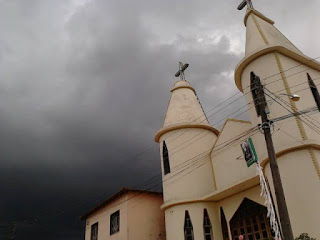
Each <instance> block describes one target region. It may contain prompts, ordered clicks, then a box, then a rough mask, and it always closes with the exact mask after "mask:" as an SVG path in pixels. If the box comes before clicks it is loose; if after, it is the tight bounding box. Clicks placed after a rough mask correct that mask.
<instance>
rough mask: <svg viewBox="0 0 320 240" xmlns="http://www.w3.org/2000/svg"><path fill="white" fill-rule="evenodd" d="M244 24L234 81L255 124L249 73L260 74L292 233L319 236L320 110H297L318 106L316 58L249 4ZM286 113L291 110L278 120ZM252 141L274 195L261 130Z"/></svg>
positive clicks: (319, 74) (319, 67) (318, 67)
mask: <svg viewBox="0 0 320 240" xmlns="http://www.w3.org/2000/svg"><path fill="white" fill-rule="evenodd" d="M244 25H245V26H246V29H247V32H246V49H245V57H244V58H243V59H242V61H241V62H240V63H239V64H238V66H237V67H236V70H235V83H236V86H237V87H238V89H239V90H240V91H241V92H243V94H244V95H245V98H246V101H247V104H248V111H249V115H250V120H251V122H252V124H253V125H254V126H255V125H257V124H259V123H261V118H260V117H259V116H258V115H259V114H258V112H257V111H256V109H255V107H254V102H253V91H252V85H251V84H252V83H251V79H250V73H251V72H254V73H255V74H256V75H258V76H259V77H260V79H261V83H262V84H263V85H264V91H265V94H266V98H267V105H268V109H269V111H270V113H269V119H274V120H275V121H274V122H275V123H274V132H273V140H274V146H275V150H276V155H277V162H278V165H279V170H280V175H281V180H282V184H283V188H284V193H285V198H286V203H287V207H288V211H289V217H290V221H291V225H292V230H293V234H294V236H299V235H300V234H301V233H303V232H306V233H308V234H309V235H310V236H312V237H315V238H320V231H319V225H318V223H319V222H320V206H319V203H320V167H319V166H320V114H319V113H318V112H317V113H316V114H313V115H311V116H310V115H308V114H299V112H301V111H310V110H311V109H313V108H316V107H317V104H316V101H315V97H316V94H318V93H317V86H316V85H317V82H315V81H316V80H317V79H319V78H320V63H319V62H317V61H315V60H314V59H311V58H309V57H307V56H305V55H304V54H303V53H302V52H301V51H300V50H299V49H298V48H297V47H296V46H294V45H293V44H292V43H291V42H290V41H289V40H288V39H287V38H286V37H285V36H284V35H283V34H282V33H281V32H280V31H279V30H278V29H277V28H276V27H275V26H274V22H273V21H272V20H271V19H269V18H267V17H266V16H264V15H263V14H261V13H260V12H258V11H257V10H255V9H253V8H252V7H250V6H249V7H248V9H247V12H246V14H245V17H244ZM312 84H313V87H311V88H310V85H312ZM292 94H299V96H300V100H299V101H298V102H295V101H293V99H292ZM288 114H291V115H295V116H292V117H288V118H286V119H283V120H281V121H280V120H279V118H280V117H283V116H285V115H288ZM277 120H279V121H277ZM254 142H255V143H257V144H256V145H257V152H258V154H259V158H260V161H262V165H263V166H264V167H265V175H266V177H267V179H268V182H269V184H270V187H271V192H272V194H273V199H274V200H275V199H276V197H275V193H274V190H273V182H272V175H271V171H270V166H269V160H268V158H267V152H266V147H265V144H264V139H263V136H262V135H259V136H258V137H255V138H254ZM275 206H277V204H275Z"/></svg>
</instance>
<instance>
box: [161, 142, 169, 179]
mask: <svg viewBox="0 0 320 240" xmlns="http://www.w3.org/2000/svg"><path fill="white" fill-rule="evenodd" d="M162 159H163V170H164V175H166V174H168V173H170V163H169V152H168V149H167V145H166V142H165V141H163V146H162Z"/></svg>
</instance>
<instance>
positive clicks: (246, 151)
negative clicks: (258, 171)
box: [240, 138, 258, 167]
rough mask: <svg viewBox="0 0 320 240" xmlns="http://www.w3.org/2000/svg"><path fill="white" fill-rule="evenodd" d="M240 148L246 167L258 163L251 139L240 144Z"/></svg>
mask: <svg viewBox="0 0 320 240" xmlns="http://www.w3.org/2000/svg"><path fill="white" fill-rule="evenodd" d="M240 146H241V149H242V152H243V156H244V160H245V161H246V163H247V166H248V167H250V166H251V165H252V164H253V163H256V162H257V161H258V156H257V153H256V150H255V148H254V145H253V141H252V138H248V139H247V140H245V141H244V142H243V143H241V145H240Z"/></svg>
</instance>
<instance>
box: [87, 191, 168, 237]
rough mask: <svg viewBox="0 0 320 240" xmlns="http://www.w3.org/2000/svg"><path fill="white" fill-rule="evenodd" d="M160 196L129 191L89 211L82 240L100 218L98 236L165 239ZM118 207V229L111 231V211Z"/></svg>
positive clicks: (89, 235) (88, 234)
mask: <svg viewBox="0 0 320 240" xmlns="http://www.w3.org/2000/svg"><path fill="white" fill-rule="evenodd" d="M162 203H163V200H162V196H160V195H151V194H145V193H143V194H141V193H134V192H129V193H128V194H127V195H125V196H123V197H121V198H119V199H118V200H116V201H114V202H112V203H111V204H109V205H107V206H105V207H104V208H102V209H100V210H99V211H97V212H96V213H95V214H93V215H91V216H90V217H89V218H88V219H87V221H86V233H85V240H90V237H91V225H93V224H95V223H96V222H99V229H98V240H136V239H139V240H158V239H165V238H164V236H165V229H164V212H163V211H162V210H160V206H161V204H162ZM117 210H120V231H119V232H118V233H115V234H113V235H110V215H111V214H112V213H114V212H116V211H117Z"/></svg>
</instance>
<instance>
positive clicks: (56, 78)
mask: <svg viewBox="0 0 320 240" xmlns="http://www.w3.org/2000/svg"><path fill="white" fill-rule="evenodd" d="M288 2H289V1H283V3H282V2H281V3H279V9H276V10H275V12H273V11H272V9H271V8H270V6H268V1H261V3H260V2H259V5H260V6H261V8H263V9H266V13H268V11H269V15H271V16H270V17H271V18H273V19H274V20H277V21H276V22H277V23H279V22H280V20H281V21H283V22H286V21H288V19H290V21H292V22H290V24H289V23H287V24H285V25H282V27H281V28H280V29H281V30H283V29H284V28H286V27H288V29H289V30H288V31H289V33H288V34H289V35H291V36H292V38H293V42H298V43H299V42H300V43H301V42H302V43H303V42H304V41H307V42H308V43H310V44H312V43H313V42H312V41H313V40H312V38H311V39H310V38H305V37H304V36H300V35H297V34H295V31H296V29H294V27H293V26H292V25H296V26H300V28H302V26H303V24H305V23H307V22H315V21H316V19H312V17H313V18H315V17H314V16H315V14H309V15H308V16H306V14H305V13H304V14H302V13H301V14H302V16H303V17H304V18H303V20H299V19H295V18H294V16H293V15H290V12H287V11H284V10H283V9H287V8H286V7H285V4H287V3H288ZM237 4H238V2H231V1H219V2H218V1H211V0H205V1H201V2H199V1H193V0H188V1H183V2H181V1H172V0H170V1H169V0H164V1H144V0H137V1H129V0H117V1H115V0H114V1H112V0H109V1H106V0H73V1H71V0H70V1H66V0H59V1H58V0H57V1H56V0H55V1H51V0H30V1H29V0H28V1H18V0H10V1H9V0H8V1H6V0H2V1H1V0H0V29H1V35H0V142H1V148H0V149H1V151H0V156H1V163H0V166H1V169H0V171H1V174H0V187H1V189H2V193H4V194H3V196H2V197H1V201H0V203H1V204H0V224H7V223H9V222H10V221H20V220H21V219H32V221H31V222H32V223H33V224H31V225H30V224H29V225H28V224H27V225H26V224H25V225H21V226H18V228H17V229H18V230H17V239H43V237H45V239H82V238H83V235H82V234H83V233H82V232H81V231H82V230H83V227H82V226H81V223H79V221H78V216H79V215H81V214H82V213H83V211H85V210H87V209H89V208H90V207H91V206H93V205H94V204H97V202H98V201H99V200H102V199H103V198H104V197H106V196H108V195H109V194H111V193H112V192H113V191H117V190H118V189H119V188H120V187H122V186H127V185H129V186H133V185H137V184H139V183H142V182H144V180H145V179H147V178H150V177H151V176H154V175H155V174H157V173H159V171H160V162H159V157H158V148H157V146H156V145H155V147H152V148H150V149H149V150H148V151H146V152H144V153H143V154H139V156H137V153H140V152H141V151H144V150H145V149H147V148H148V147H150V146H151V145H152V144H154V142H153V137H154V134H155V132H156V131H157V130H159V128H160V127H161V125H162V121H163V118H164V114H165V109H166V107H167V103H168V99H169V96H170V92H169V90H170V88H171V87H172V85H173V84H174V81H175V79H174V76H173V75H174V73H175V72H176V71H177V65H178V61H183V62H188V63H189V64H190V67H189V69H187V71H186V76H187V79H188V80H189V81H190V82H191V84H192V85H193V86H194V87H195V89H196V90H197V92H198V95H199V97H200V100H201V101H202V104H203V106H204V109H205V110H209V109H211V108H212V107H213V106H214V105H216V104H217V103H219V102H220V101H222V100H223V99H225V98H226V97H228V96H231V95H232V94H234V93H236V92H237V90H236V88H235V86H234V83H233V70H234V68H235V66H236V64H237V63H238V62H239V60H240V59H241V57H242V56H243V49H244V34H245V28H244V26H243V23H242V17H243V14H244V13H243V12H237V11H236V6H237ZM290 4H291V5H292V6H293V8H292V14H297V12H299V11H298V9H299V4H300V2H299V1H290ZM308 4H309V5H308ZM308 4H304V8H303V11H307V10H308V11H315V10H314V9H318V8H317V7H316V6H317V5H319V3H317V2H316V1H310V3H308ZM257 5H258V3H257ZM262 12H264V11H262ZM269 15H268V16H269ZM318 20H319V18H318ZM301 21H302V22H303V23H302V22H301ZM310 28H313V26H310ZM301 31H304V30H301ZM314 32H316V31H314ZM314 37H315V36H314ZM315 39H316V37H315ZM298 47H300V48H301V49H302V50H303V51H306V52H307V53H311V52H315V54H316V52H318V55H319V52H320V49H319V48H318V49H316V48H315V47H317V46H313V48H311V47H310V48H308V47H307V46H304V45H303V46H302V47H301V46H299V45H298ZM312 56H313V57H315V56H314V55H312ZM222 90H223V91H222ZM241 104H244V103H243V102H239V103H237V104H236V105H234V106H232V107H230V108H229V109H226V110H225V112H221V114H220V115H219V116H214V117H213V118H211V119H210V120H211V122H212V123H217V122H218V123H217V126H218V127H219V126H220V125H221V124H222V123H223V122H221V121H220V120H221V119H222V118H223V117H224V116H227V115H228V114H230V113H231V112H232V111H233V110H234V109H235V108H237V107H239V106H241ZM219 121H220V122H219ZM142 186H143V185H142ZM156 187H158V188H159V186H156ZM58 210H59V211H58ZM60 210H61V211H60ZM38 215H39V217H36V218H37V219H38V220H37V221H36V222H34V219H35V216H38ZM0 226H1V225H0ZM9 229H11V225H10V228H9ZM1 231H8V228H6V229H4V230H1V227H0V234H1V233H3V234H7V232H1ZM9 232H10V231H9Z"/></svg>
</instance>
